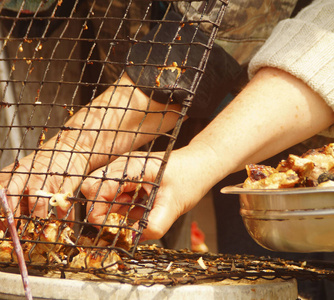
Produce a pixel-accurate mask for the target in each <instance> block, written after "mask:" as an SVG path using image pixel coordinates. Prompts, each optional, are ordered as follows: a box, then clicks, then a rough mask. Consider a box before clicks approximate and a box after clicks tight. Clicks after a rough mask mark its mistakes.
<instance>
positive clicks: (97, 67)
mask: <svg viewBox="0 0 334 300" xmlns="http://www.w3.org/2000/svg"><path fill="white" fill-rule="evenodd" d="M17 3H19V4H17ZM179 3H180V2H179ZM182 3H183V4H184V5H183V9H184V14H183V17H182V18H181V19H180V20H174V19H168V18H167V15H168V13H169V12H170V11H172V10H174V9H175V7H176V6H175V5H176V3H174V2H173V1H164V2H160V1H144V0H143V1H118V0H114V1H100V0H95V1H94V0H87V1H78V0H76V1H73V0H72V1H49V2H45V1H16V2H14V1H13V2H12V1H3V2H1V16H0V19H1V20H0V21H1V37H0V43H1V44H0V55H1V56H0V68H1V74H0V76H1V77H0V83H1V101H0V130H1V134H0V136H1V139H0V167H1V169H2V171H1V173H0V174H1V176H2V177H1V178H2V184H4V185H6V186H8V196H9V199H12V203H14V204H15V205H14V207H12V208H13V211H14V213H15V216H16V217H15V219H16V221H17V224H18V225H17V226H18V231H19V236H20V239H21V245H22V247H23V250H24V253H25V260H26V263H27V265H28V266H31V267H37V268H48V269H49V268H56V269H57V268H58V269H62V268H64V267H65V266H66V268H68V267H69V264H70V263H72V262H73V261H75V260H76V261H77V264H74V265H72V267H73V268H74V269H75V268H78V266H79V268H84V269H87V270H88V269H89V270H90V272H91V269H90V267H91V266H94V269H95V270H98V269H101V270H104V272H107V271H110V272H114V271H115V268H113V266H120V264H119V262H118V261H119V259H120V256H122V257H123V256H124V255H125V256H128V257H133V255H134V253H135V252H136V249H137V245H138V243H139V240H140V237H141V234H142V231H143V229H144V228H145V226H146V225H147V218H148V214H149V212H150V210H151V208H152V205H153V201H154V198H155V196H156V194H157V191H158V188H159V185H160V182H161V178H162V175H163V171H164V169H165V166H166V163H167V160H168V157H169V154H170V152H171V150H172V148H173V146H174V144H175V141H176V138H177V136H178V134H179V131H180V127H181V124H182V122H183V121H184V119H185V116H186V113H187V111H188V109H189V106H190V105H191V102H192V99H193V97H194V95H195V92H196V89H197V87H198V85H199V82H200V80H201V77H202V75H203V72H204V70H205V67H206V64H207V61H208V57H209V54H210V51H211V49H212V47H213V41H214V38H215V36H216V33H217V30H218V27H219V25H220V23H221V21H222V17H223V14H224V11H225V8H226V5H227V2H225V1H203V2H201V1H184V2H182ZM192 3H195V7H197V12H198V13H197V14H196V15H194V19H192V18H191V15H192V11H191V10H192V9H193V7H192V6H191V4H192ZM213 4H214V5H215V6H214V7H213ZM15 5H16V6H17V7H16V6H15ZM213 8H214V10H213ZM211 12H212V13H211ZM185 16H187V18H186V17H185ZM208 16H209V17H208ZM166 24H167V25H168V26H176V28H177V30H176V32H175V35H174V36H172V37H171V40H170V42H168V43H166V42H164V41H161V40H157V39H156V37H157V36H158V34H159V30H160V29H161V28H162V26H164V25H166ZM154 26H155V28H156V31H155V34H154V35H153V36H152V37H151V38H150V39H143V37H144V36H145V35H146V34H147V33H148V32H149V31H150V30H151V29H152V28H154ZM186 26H191V27H192V28H193V33H194V36H193V37H191V39H190V41H183V40H181V38H180V35H179V33H180V31H181V30H182V28H184V27H186ZM201 26H206V27H209V28H210V29H211V30H210V32H211V34H210V35H209V36H208V37H207V41H206V43H203V42H198V41H195V40H196V39H195V37H196V35H197V34H198V32H199V28H200V27H201ZM154 45H160V46H161V47H163V48H164V49H167V51H166V56H165V59H164V61H163V62H162V63H160V64H157V63H154V62H152V60H151V58H152V57H150V55H153V54H152V53H151V52H152V51H151V50H152V47H153V46H154ZM180 45H181V46H182V47H184V49H185V51H184V56H183V57H182V58H181V59H180V61H179V62H177V63H174V62H173V63H172V64H168V63H169V62H168V59H169V55H170V53H171V51H172V50H173V49H174V48H175V47H179V46H180ZM136 46H145V47H148V49H150V50H149V51H148V52H147V56H146V57H145V59H144V63H142V62H137V61H135V60H134V59H133V58H132V55H133V49H134V47H136ZM198 48H200V49H202V50H201V51H202V53H203V55H202V56H201V59H200V60H199V62H198V64H197V65H190V64H188V60H189V58H190V57H191V53H192V51H193V49H198ZM133 67H138V68H139V70H140V71H139V75H138V81H137V82H136V83H131V82H130V81H129V80H124V76H125V74H126V71H127V70H129V68H133ZM146 67H153V68H155V69H156V70H157V76H156V81H155V84H154V85H153V86H145V85H143V83H142V81H141V76H142V74H143V73H144V72H143V70H144V69H145V68H146ZM163 72H170V73H173V74H174V76H175V81H174V83H173V84H172V85H169V86H165V85H163V82H161V74H162V73H163ZM185 72H193V77H192V82H191V83H190V84H189V87H188V88H183V87H179V86H178V81H179V78H180V76H181V75H182V74H183V73H185ZM143 89H146V90H149V91H150V92H149V93H148V95H149V96H148V102H147V104H146V106H145V107H144V108H143V107H142V106H141V105H140V104H138V105H137V102H138V101H139V100H138V99H139V98H140V95H141V91H140V90H143ZM124 90H125V91H126V92H124V93H123V92H122V93H123V94H122V93H121V91H124ZM159 90H164V91H165V92H166V90H167V92H168V95H169V96H168V99H167V101H166V104H161V105H160V106H159V109H154V108H152V107H153V106H154V104H152V95H153V94H154V93H155V92H157V91H159ZM177 90H182V93H183V95H184V101H183V102H182V105H181V109H176V108H175V107H176V106H175V103H174V102H173V94H174V93H175V92H176V91H177ZM120 95H122V97H121V96H120ZM94 99H95V100H94ZM73 115H74V116H76V118H73ZM78 116H79V117H78ZM111 116H112V117H111ZM151 119H153V120H154V122H153V123H154V126H147V123H148V122H150V120H151ZM168 119H172V120H173V126H172V127H169V125H166V123H168V121H167V120H168ZM97 120H98V121H97ZM132 120H135V121H136V122H134V124H131V121H132ZM129 124H130V125H131V126H130V125H129ZM129 128H130V129H129ZM172 128H174V129H173V130H172ZM161 137H164V138H165V139H167V140H168V142H167V144H166V146H165V147H164V149H163V151H162V156H159V157H157V156H156V155H155V154H154V153H153V152H152V150H153V149H154V147H155V145H156V143H157V141H158V140H159V138H161ZM138 149H139V150H145V151H142V152H135V150H138ZM26 155H29V156H28V158H26ZM134 157H140V158H142V161H143V165H142V166H141V176H139V177H131V176H130V175H129V174H128V165H129V163H130V161H131V158H134ZM116 158H123V159H124V165H123V166H122V169H121V170H120V172H119V176H116V177H112V178H110V177H108V171H109V170H108V162H110V161H113V160H115V159H116ZM149 161H154V162H155V163H156V164H157V165H158V166H159V168H158V172H157V174H156V176H155V179H154V180H153V181H150V182H145V181H143V174H144V173H145V168H146V164H147V163H148V162H149ZM8 165H9V167H6V168H4V167H5V166H8ZM103 166H105V167H104V168H103V169H101V175H100V176H92V175H90V173H91V171H92V170H94V169H96V168H98V167H103ZM88 178H95V179H98V180H100V185H99V187H98V188H96V193H95V196H94V197H91V198H89V199H88V198H84V197H83V195H81V194H80V189H81V186H82V183H83V181H84V180H85V179H88ZM105 182H114V183H115V184H118V185H119V188H118V193H117V194H116V195H115V197H114V199H113V200H112V201H110V202H105V201H102V200H101V196H99V193H100V191H101V187H102V185H103V184H104V183H105ZM131 184H132V185H135V186H136V187H137V188H136V189H135V190H134V191H133V192H132V193H128V194H127V195H126V196H127V199H126V201H120V200H119V197H118V196H120V194H121V192H122V191H123V190H124V189H125V187H126V186H129V185H131ZM144 184H146V185H149V186H150V187H151V192H150V193H149V194H147V193H146V194H145V193H143V189H142V186H143V185H144ZM40 190H43V193H42V194H41V192H40ZM67 192H69V194H67V195H62V193H67ZM124 194H126V193H123V194H122V195H124ZM54 195H58V196H59V195H61V196H62V197H63V198H62V199H63V200H59V201H60V202H61V201H64V199H65V200H66V201H65V202H66V204H64V203H63V202H62V203H63V204H64V205H65V206H63V207H62V206H61V203H60V202H57V201H58V200H57V199H58V198H56V199H55V198H54ZM49 200H51V201H56V202H57V203H56V204H58V205H60V206H61V207H62V209H59V208H57V209H56V208H55V207H52V206H50V205H46V203H48V202H47V201H49ZM46 207H47V208H46ZM97 207H100V208H101V207H102V208H101V209H103V212H104V214H103V216H102V217H100V219H91V214H92V212H93V211H94V209H96V208H97ZM115 207H118V208H119V207H122V208H121V214H120V215H118V214H113V211H114V210H115ZM138 209H140V212H141V214H140V217H137V218H136V217H132V213H133V212H134V211H135V210H138ZM36 215H37V216H36ZM107 216H109V217H110V218H108V217H107ZM111 219H112V220H111ZM3 221H5V220H4V216H3ZM133 224H138V226H136V227H134V226H133ZM1 241H2V242H1V244H0V247H1V253H2V254H1V253H0V256H1V259H0V260H1V261H2V262H1V263H2V264H3V265H7V264H8V263H10V264H13V263H14V264H15V263H16V256H15V253H14V250H13V248H12V244H11V239H10V237H9V232H8V229H6V228H3V237H2V238H1ZM81 255H82V256H81ZM93 260H94V261H98V262H96V263H93Z"/></svg>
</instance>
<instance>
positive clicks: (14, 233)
mask: <svg viewBox="0 0 334 300" xmlns="http://www.w3.org/2000/svg"><path fill="white" fill-rule="evenodd" d="M0 199H1V204H2V207H3V210H4V212H5V216H6V218H7V222H8V229H9V232H10V234H11V236H12V240H13V245H14V249H15V252H16V255H17V260H18V264H19V268H20V273H21V277H22V283H23V288H24V292H25V295H26V299H29V300H30V299H31V300H32V294H31V290H30V285H29V279H28V271H27V266H26V263H25V260H24V256H23V251H22V247H21V244H20V240H19V236H18V234H17V230H16V227H15V222H14V216H13V213H12V211H11V209H10V207H9V205H8V201H7V195H6V191H5V189H4V188H1V189H0Z"/></svg>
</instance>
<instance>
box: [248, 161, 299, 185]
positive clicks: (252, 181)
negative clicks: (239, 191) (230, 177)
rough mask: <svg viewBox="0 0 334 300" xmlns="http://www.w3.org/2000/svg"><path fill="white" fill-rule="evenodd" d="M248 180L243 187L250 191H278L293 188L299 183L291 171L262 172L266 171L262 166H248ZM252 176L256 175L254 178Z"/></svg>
mask: <svg viewBox="0 0 334 300" xmlns="http://www.w3.org/2000/svg"><path fill="white" fill-rule="evenodd" d="M246 169H247V174H248V178H247V179H246V180H245V182H244V184H243V187H244V188H251V189H279V188H289V187H294V186H295V185H296V184H297V183H298V182H299V177H298V175H297V173H296V172H294V171H293V170H288V171H286V172H278V171H277V170H275V169H272V168H271V169H272V170H271V171H272V172H262V171H263V170H267V168H264V166H259V168H257V165H249V166H247V167H246ZM254 174H256V175H255V176H254Z"/></svg>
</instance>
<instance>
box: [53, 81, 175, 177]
mask: <svg viewBox="0 0 334 300" xmlns="http://www.w3.org/2000/svg"><path fill="white" fill-rule="evenodd" d="M168 109H169V110H171V109H175V111H177V110H179V105H173V106H169V107H168ZM164 110H165V104H160V103H158V102H155V101H153V100H151V101H150V100H149V98H148V97H147V96H146V95H145V94H144V93H142V92H141V91H140V90H139V89H138V88H137V89H135V88H134V87H133V83H132V81H131V80H130V79H129V78H128V76H127V75H124V76H123V77H122V79H121V81H120V83H119V85H118V86H117V87H116V88H114V87H110V88H109V89H108V90H106V91H105V92H104V93H102V94H101V95H100V96H98V97H97V98H96V99H94V100H93V101H92V103H91V104H90V105H88V106H87V107H85V108H83V109H81V110H80V111H79V112H77V113H76V114H75V115H74V116H73V117H72V118H71V119H70V120H69V121H68V122H67V124H66V126H68V127H71V128H73V129H74V130H70V131H64V132H63V133H62V135H61V138H60V139H59V143H58V145H57V147H58V148H62V147H64V146H69V147H73V146H74V147H75V149H76V150H77V151H80V152H82V153H92V152H95V153H97V154H96V155H93V156H92V157H91V158H89V166H90V167H89V170H88V171H92V170H94V169H96V168H97V167H100V166H102V165H104V164H106V163H108V160H109V159H110V155H109V154H121V153H124V152H127V151H130V148H131V147H132V150H134V149H136V148H138V147H140V146H141V145H143V144H145V143H147V142H148V141H150V140H152V139H153V138H154V136H155V135H157V134H159V132H166V131H168V130H170V129H172V128H173V127H174V126H175V122H176V120H177V118H178V114H177V113H175V112H169V113H163V111H164ZM157 111H161V113H157ZM162 116H164V118H163V117H162ZM149 133H152V134H149ZM50 145H51V147H53V145H54V142H52V143H51V144H50ZM101 153H105V155H101ZM87 159H88V157H87Z"/></svg>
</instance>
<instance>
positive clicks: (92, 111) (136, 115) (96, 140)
mask: <svg viewBox="0 0 334 300" xmlns="http://www.w3.org/2000/svg"><path fill="white" fill-rule="evenodd" d="M132 86H133V83H132V82H131V80H130V79H129V78H128V77H127V76H125V75H124V76H123V78H122V80H121V81H120V82H119V83H118V86H117V87H116V88H114V87H110V88H109V89H107V90H106V91H105V92H104V93H103V94H101V95H100V96H98V97H97V98H96V99H94V100H93V101H92V103H90V104H89V105H87V106H86V107H84V108H82V109H81V110H79V111H78V112H77V113H76V114H75V115H74V116H73V117H72V118H71V119H70V120H69V121H68V122H67V123H66V124H65V128H66V130H62V131H60V132H59V134H58V135H57V136H55V137H53V138H52V139H51V140H49V141H48V142H47V143H45V144H44V145H43V146H42V147H40V149H37V150H36V151H35V152H33V153H32V154H30V155H29V156H27V157H25V158H23V159H21V160H20V161H19V164H18V165H14V164H12V165H10V166H8V167H6V168H5V169H3V170H2V171H1V172H0V184H2V185H3V186H5V187H7V189H8V194H9V196H10V197H9V201H10V205H11V209H12V210H13V211H14V212H15V215H16V216H19V215H21V214H27V215H30V213H32V214H33V215H37V216H40V217H45V216H46V215H47V213H48V205H47V204H48V202H47V199H46V198H41V197H39V198H37V197H35V196H34V195H36V192H37V191H39V190H40V189H43V190H45V191H46V192H49V193H70V194H71V193H74V191H75V190H76V189H77V188H78V186H79V184H80V182H81V180H82V178H83V176H85V174H88V173H90V172H91V171H93V170H95V169H96V168H98V167H101V166H103V165H105V164H107V163H108V162H110V161H112V160H113V159H115V157H116V155H119V154H121V153H124V152H127V151H129V150H130V149H131V148H133V149H136V148H138V147H140V146H141V145H143V144H145V143H147V142H148V141H150V140H151V139H152V138H154V136H155V135H154V134H160V133H161V132H166V131H168V130H170V129H171V128H173V127H174V125H175V122H176V120H177V119H178V117H179V115H178V114H177V110H178V109H179V106H178V105H169V108H170V109H171V111H170V112H167V113H166V111H165V105H164V104H160V103H157V102H155V101H150V100H149V99H148V98H147V96H146V95H144V94H143V93H142V92H141V91H140V90H139V89H134V88H133V87H132ZM157 111H161V112H163V115H164V118H163V121H162V119H161V115H162V113H161V114H160V113H156V112H157ZM150 112H153V113H150ZM139 133H149V134H139ZM111 154H112V155H111ZM23 193H24V194H26V195H27V197H26V198H24V199H22V201H20V196H19V195H22V194H23ZM11 195H12V196H11ZM23 200H24V201H23ZM37 200H38V201H37ZM58 211H59V217H63V216H64V215H65V214H66V211H62V210H61V209H60V210H59V209H58ZM72 214H73V210H72Z"/></svg>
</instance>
